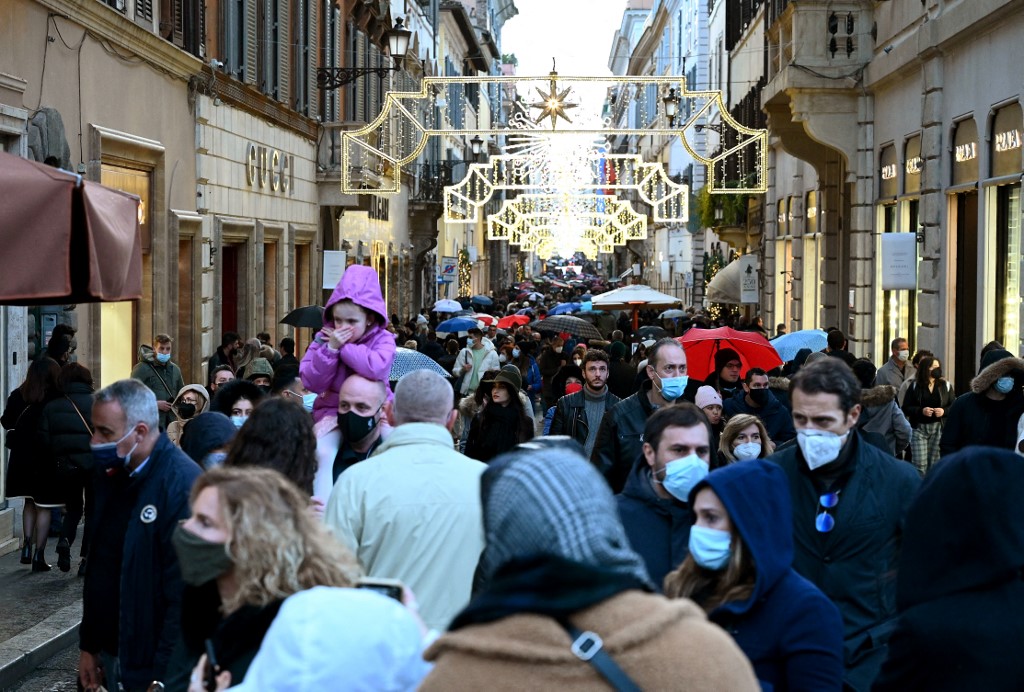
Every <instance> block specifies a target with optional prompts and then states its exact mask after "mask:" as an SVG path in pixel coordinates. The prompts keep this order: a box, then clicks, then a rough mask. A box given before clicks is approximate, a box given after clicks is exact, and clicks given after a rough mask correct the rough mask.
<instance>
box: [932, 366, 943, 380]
mask: <svg viewBox="0 0 1024 692" xmlns="http://www.w3.org/2000/svg"><path fill="white" fill-rule="evenodd" d="M932 377H934V378H935V379H936V380H937V379H939V378H940V377H942V368H934V369H933V370H932Z"/></svg>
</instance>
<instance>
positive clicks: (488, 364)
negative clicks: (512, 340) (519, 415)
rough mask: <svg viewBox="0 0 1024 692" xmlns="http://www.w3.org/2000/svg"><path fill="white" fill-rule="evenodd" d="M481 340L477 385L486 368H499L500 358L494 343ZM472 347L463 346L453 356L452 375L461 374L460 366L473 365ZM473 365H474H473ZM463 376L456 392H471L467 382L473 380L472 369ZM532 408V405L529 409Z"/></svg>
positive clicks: (458, 375) (457, 376)
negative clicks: (481, 353)
mask: <svg viewBox="0 0 1024 692" xmlns="http://www.w3.org/2000/svg"><path fill="white" fill-rule="evenodd" d="M482 341H483V347H482V349H483V360H481V361H480V367H479V369H478V372H477V386H480V381H481V380H483V378H484V373H485V372H487V371H488V370H498V369H500V368H501V360H500V359H499V358H498V352H497V351H496V350H495V348H494V344H492V343H491V342H490V340H488V339H482ZM473 353H474V349H472V348H470V347H469V346H466V347H464V348H463V349H462V350H461V351H459V355H458V356H456V357H455V365H454V366H453V367H452V375H454V376H455V377H456V379H457V378H459V377H460V376H462V374H463V370H462V366H463V365H466V364H467V363H468V364H469V365H474V363H475V362H476V360H475V359H474V357H473ZM474 367H475V365H474ZM465 375H466V376H465V377H463V378H462V386H460V387H459V391H458V392H457V393H458V394H463V395H465V394H472V393H473V391H475V390H470V388H469V384H470V382H472V381H473V370H469V371H467V372H466V373H465ZM530 410H532V407H531V409H530Z"/></svg>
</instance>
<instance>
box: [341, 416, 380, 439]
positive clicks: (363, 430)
mask: <svg viewBox="0 0 1024 692" xmlns="http://www.w3.org/2000/svg"><path fill="white" fill-rule="evenodd" d="M376 415H377V414H376V412H375V413H374V414H373V415H372V416H360V415H359V414H358V413H356V412H355V411H349V412H348V413H339V414H338V429H339V430H341V434H342V437H343V439H344V440H346V441H347V442H349V443H350V444H359V443H360V442H362V441H363V440H365V439H366V437H367V435H369V434H370V433H372V432H373V430H374V428H376V427H377V419H376V417H375V416H376Z"/></svg>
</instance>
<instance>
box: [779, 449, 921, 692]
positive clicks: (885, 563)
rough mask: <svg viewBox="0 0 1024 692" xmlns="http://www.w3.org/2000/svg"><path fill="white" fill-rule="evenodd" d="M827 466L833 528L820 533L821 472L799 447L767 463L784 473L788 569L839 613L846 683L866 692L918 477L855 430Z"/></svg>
mask: <svg viewBox="0 0 1024 692" xmlns="http://www.w3.org/2000/svg"><path fill="white" fill-rule="evenodd" d="M850 435H851V436H852V439H850V440H849V441H848V442H847V444H848V445H850V446H849V447H848V448H844V450H843V452H841V455H840V458H839V460H837V461H835V462H833V464H841V465H842V467H843V468H842V473H841V475H840V478H839V480H838V482H837V485H838V487H841V493H840V496H839V504H838V505H837V506H836V508H835V510H834V512H833V516H834V517H835V528H834V529H833V530H832V531H831V532H829V533H819V532H818V531H817V529H816V528H815V517H816V516H817V514H818V513H819V511H820V508H819V498H820V497H821V493H822V491H823V488H822V487H821V486H820V485H819V483H820V481H819V479H820V477H821V472H827V471H828V470H829V467H830V466H832V465H833V464H827V465H826V466H825V467H822V468H821V469H818V471H817V472H816V473H811V472H810V471H809V470H808V467H807V462H806V461H805V460H804V458H803V454H802V453H801V452H800V447H799V446H798V445H793V446H791V447H789V448H788V449H785V450H783V451H781V452H776V453H775V454H773V455H772V456H771V457H769V459H770V460H771V461H773V462H775V463H777V464H778V465H779V466H781V467H782V470H783V471H785V472H786V476H787V478H788V479H789V494H790V497H791V498H792V500H793V540H794V542H795V549H796V552H795V557H794V559H793V567H794V568H795V569H796V571H797V572H799V573H800V574H801V575H802V576H804V577H806V578H807V579H808V580H810V582H811V583H812V584H814V585H815V586H817V587H818V588H819V589H821V590H822V591H823V592H824V593H825V595H826V596H828V597H829V598H830V599H832V602H833V603H835V604H836V605H837V606H838V607H839V612H840V613H841V614H842V616H843V630H844V634H843V639H844V654H843V655H844V665H845V668H846V673H845V680H844V682H846V684H847V685H848V686H849V687H850V689H853V690H866V689H868V688H869V687H870V686H871V683H872V681H873V680H874V679H875V678H876V677H877V675H878V671H879V669H880V668H881V665H882V661H883V660H885V656H886V654H887V652H888V649H887V645H888V641H889V636H890V634H891V633H892V630H893V628H894V627H895V624H896V566H897V562H898V560H899V556H900V546H901V543H902V540H903V519H904V517H905V516H906V513H907V508H908V507H909V506H910V502H911V500H912V499H913V497H914V493H916V492H917V488H918V486H919V485H920V483H921V478H920V476H919V475H918V473H917V471H916V470H915V469H914V467H913V466H912V465H911V464H908V463H906V462H905V461H898V460H896V459H895V458H894V457H891V456H889V455H888V454H886V453H885V452H883V451H882V450H880V449H878V448H877V447H874V446H872V445H870V444H867V443H866V442H865V440H864V438H863V436H862V435H861V434H860V433H859V432H857V431H851V432H850Z"/></svg>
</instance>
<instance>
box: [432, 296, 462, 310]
mask: <svg viewBox="0 0 1024 692" xmlns="http://www.w3.org/2000/svg"><path fill="white" fill-rule="evenodd" d="M461 309H462V303H460V302H459V301H457V300H452V299H451V298H442V299H441V300H439V301H437V302H436V303H434V312H458V311H459V310H461Z"/></svg>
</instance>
